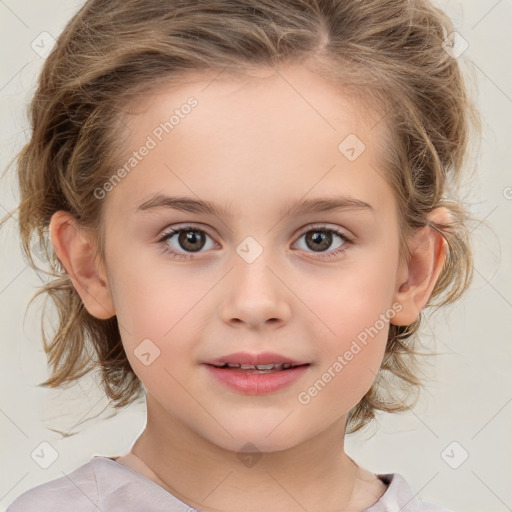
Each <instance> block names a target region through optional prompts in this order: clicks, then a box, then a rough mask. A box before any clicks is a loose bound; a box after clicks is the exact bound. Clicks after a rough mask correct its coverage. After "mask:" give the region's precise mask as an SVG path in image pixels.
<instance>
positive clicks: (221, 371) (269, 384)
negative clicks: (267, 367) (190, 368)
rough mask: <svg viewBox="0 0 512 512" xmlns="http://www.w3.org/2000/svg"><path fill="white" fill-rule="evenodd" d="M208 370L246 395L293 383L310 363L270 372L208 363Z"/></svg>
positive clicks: (261, 392) (257, 393)
mask: <svg viewBox="0 0 512 512" xmlns="http://www.w3.org/2000/svg"><path fill="white" fill-rule="evenodd" d="M206 367H207V368H208V371H209V372H210V373H211V375H213V376H214V377H215V378H216V379H218V380H219V381H220V382H222V383H223V384H225V385H226V386H228V387H229V388H231V389H233V390H235V391H237V392H239V393H243V394H245V395H266V394H268V393H273V392H275V391H279V390H281V389H283V388H285V387H286V386H289V385H291V384H292V383H293V382H295V381H297V380H298V379H300V377H302V376H303V375H304V374H305V372H306V371H307V370H308V368H309V365H302V366H295V367H294V368H289V369H288V370H279V371H276V372H269V373H247V372H244V371H240V370H234V369H232V370H230V369H227V368H219V367H217V366H212V365H209V364H207V365H206Z"/></svg>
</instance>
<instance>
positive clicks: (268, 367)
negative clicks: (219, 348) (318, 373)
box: [209, 363, 309, 374]
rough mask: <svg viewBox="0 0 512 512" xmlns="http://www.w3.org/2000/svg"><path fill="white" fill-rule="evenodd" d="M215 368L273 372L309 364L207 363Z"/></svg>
mask: <svg viewBox="0 0 512 512" xmlns="http://www.w3.org/2000/svg"><path fill="white" fill-rule="evenodd" d="M209 366H213V367H215V368H219V369H223V370H232V371H235V372H240V373H256V374H261V373H275V372H281V371H287V370H291V369H293V368H299V367H300V366H309V363H305V364H292V363H269V364H239V363H223V364H222V363H221V364H209Z"/></svg>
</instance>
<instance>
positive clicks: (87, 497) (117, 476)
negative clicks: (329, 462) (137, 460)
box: [6, 456, 450, 512]
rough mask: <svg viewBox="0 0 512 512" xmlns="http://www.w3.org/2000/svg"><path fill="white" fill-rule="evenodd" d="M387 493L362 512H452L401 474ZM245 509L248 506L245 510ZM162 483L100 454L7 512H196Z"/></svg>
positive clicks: (389, 478)
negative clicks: (425, 496)
mask: <svg viewBox="0 0 512 512" xmlns="http://www.w3.org/2000/svg"><path fill="white" fill-rule="evenodd" d="M377 476H378V477H379V478H380V479H381V480H382V481H383V482H384V483H385V484H386V485H387V490H386V491H385V493H384V494H383V495H382V496H381V497H380V498H379V499H378V500H377V501H376V502H375V503H374V504H373V505H371V506H370V507H368V508H365V509H364V510H362V511H361V512H450V511H449V510H447V509H446V508H443V507H441V506H439V505H436V504H434V503H427V502H425V501H420V500H418V499H417V498H416V497H415V495H414V493H413V491H412V489H411V488H410V486H409V484H408V483H407V482H406V480H405V479H404V478H403V477H402V476H401V475H400V474H399V473H388V474H380V475H377ZM242 508H243V507H242ZM195 510H196V509H194V508H192V507H190V506H189V505H187V504H185V503H183V502H182V501H180V500H179V499H178V498H176V497H175V496H174V495H172V494H171V493H169V492H168V491H167V490H165V489H164V488H163V487H161V486H160V485H158V484H157V483H155V482H153V481H152V480H149V479H148V478H146V477H144V476H142V475H141V474H139V473H138V472H136V471H134V470H133V469H130V468H128V467H126V466H124V465H123V464H120V463H119V462H116V461H115V460H113V458H108V457H104V456H95V457H93V458H92V459H91V460H90V461H89V462H88V463H86V464H83V465H82V466H80V467H78V468H77V469H75V470H74V471H72V472H71V473H69V474H68V475H67V476H63V477H60V478H57V479H55V480H51V481H50V482H46V483H44V484H41V485H38V486H36V487H33V488H32V489H29V490H28V491H26V492H24V493H23V494H21V496H19V497H18V498H16V499H15V500H14V501H13V502H12V503H11V504H10V505H9V507H8V508H7V511H6V512H135V511H141V512H194V511H195Z"/></svg>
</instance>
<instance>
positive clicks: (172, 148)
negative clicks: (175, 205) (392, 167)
mask: <svg viewBox="0 0 512 512" xmlns="http://www.w3.org/2000/svg"><path fill="white" fill-rule="evenodd" d="M381 119H382V115H381V113H380V112H378V111H371V110H369V109H367V108H362V106H361V104H360V103H359V102H358V101H356V100H355V98H354V96H353V95H348V94H346V93H345V92H344V91H343V90H342V89H341V88H336V87H334V86H333V85H332V84H330V83H328V82H326V81H325V80H323V79H322V77H320V76H319V75H318V74H315V73H314V72H312V71H310V70H309V69H307V68H305V67H301V66H289V67H286V68H279V69H270V68H261V69H259V70H256V71H252V72H251V73H250V74H245V75H244V74H238V75H232V74H231V75H230V74H227V73H189V74H188V75H187V76H186V77H185V78H183V79H182V80H181V82H180V83H178V84H173V85H172V86H171V85H167V86H162V87H161V88H159V89H158V90H156V91H154V92H153V93H151V94H150V95H147V96H146V97H144V98H140V99H139V101H138V103H135V104H133V105H132V108H131V113H130V114H129V115H127V116H125V123H126V125H127V126H128V128H129V136H128V143H127V144H126V153H125V159H124V162H122V164H127V163H128V166H126V165H125V167H126V168H127V169H129V173H127V174H128V176H127V177H126V178H124V179H123V180H122V182H121V183H120V184H119V185H117V186H116V188H115V190H114V191H113V193H110V196H111V197H109V201H113V200H115V199H114V197H112V196H119V198H118V199H117V201H121V199H120V198H121V196H122V202H123V203H124V202H125V201H128V202H129V203H130V204H132V205H134V206H135V202H137V201H138V203H140V202H142V201H139V199H148V198H149V194H151V193H155V192H163V191H165V189H166V188H170V189H172V190H173V191H176V189H180V190H179V193H180V194H181V195H188V196H194V195H195V196H200V197H205V198H208V199H211V200H212V201H216V200H218V201H219V202H222V203H225V202H226V201H225V199H226V197H229V198H230V199H231V200H232V202H233V201H234V202H235V203H236V202H238V200H240V201H242V202H243V201H244V198H250V197H253V196H254V197H256V196H258V197H259V199H262V198H265V199H267V200H268V202H269V201H270V199H271V197H274V196H275V197H277V196H276V192H277V193H280V196H281V197H283V196H286V197H287V198H288V197H289V199H290V200H291V199H292V198H300V197H303V196H305V195H306V194H307V193H308V190H312V189H313V188H316V189H323V191H324V192H326V191H327V192H328V191H330V190H334V188H336V187H339V186H340V185H342V184H343V183H344V184H345V185H346V187H348V188H350V187H351V186H353V184H354V183H356V182H357V181H358V180H359V181H360V182H361V180H362V179H363V178H364V174H365V175H366V177H367V178H368V179H367V182H368V183H369V184H370V185H371V186H372V187H375V186H376V182H375V178H376V177H377V175H380V177H381V180H382V176H383V172H382V169H381V162H380V158H379V155H380V153H381V152H382V146H383V141H384V138H385V137H384V133H383V130H384V129H385V124H384V123H383V122H379V121H380V120H381ZM144 146H146V147H148V148H149V150H147V149H146V150H144V149H143V148H144ZM140 150H143V151H140ZM134 152H135V153H141V152H144V156H143V157H142V158H139V156H138V157H137V158H136V157H134V156H133V154H134ZM354 156H355V157H356V158H354ZM134 158H136V161H135V160H134ZM130 160H131V164H130ZM132 164H133V165H132ZM379 169H380V170H379ZM331 170H334V172H330V171H331ZM363 171H364V173H363ZM376 173H377V175H376ZM372 175H373V177H372ZM340 180H341V181H340ZM372 180H373V184H372ZM351 183H352V185H350V184H351ZM237 198H238V199H237ZM118 206H122V205H121V203H120V202H118ZM235 210H236V207H235Z"/></svg>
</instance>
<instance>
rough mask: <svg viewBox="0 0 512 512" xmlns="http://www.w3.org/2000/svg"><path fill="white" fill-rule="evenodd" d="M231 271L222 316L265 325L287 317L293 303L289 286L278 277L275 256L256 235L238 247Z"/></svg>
mask: <svg viewBox="0 0 512 512" xmlns="http://www.w3.org/2000/svg"><path fill="white" fill-rule="evenodd" d="M233 264H234V268H233V270H232V272H231V273H230V274H231V276H230V279H229V284H228V285H227V286H228V292H227V295H226V297H225V299H226V300H225V302H224V306H223V311H222V315H223V319H224V320H225V321H228V322H230V321H231V322H232V321H237V322H240V321H242V322H245V323H248V324H251V325H256V324H264V323H265V322H266V321H268V320H271V319H272V321H274V322H275V321H276V320H286V319H287V318H288V317H289V311H290V306H289V304H288V302H287V301H288V298H287V293H286V290H287V288H286V286H284V284H283V283H282V282H281V280H280V279H279V278H278V277H277V275H276V274H278V271H276V270H275V269H274V268H273V267H276V265H275V258H274V255H273V254H272V253H271V251H270V250H267V249H265V248H264V247H263V246H262V245H261V244H259V243H258V242H257V241H256V240H255V239H254V238H252V237H247V238H246V239H244V240H243V241H242V242H241V243H240V244H239V245H238V247H237V248H236V254H235V255H234V260H233Z"/></svg>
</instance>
